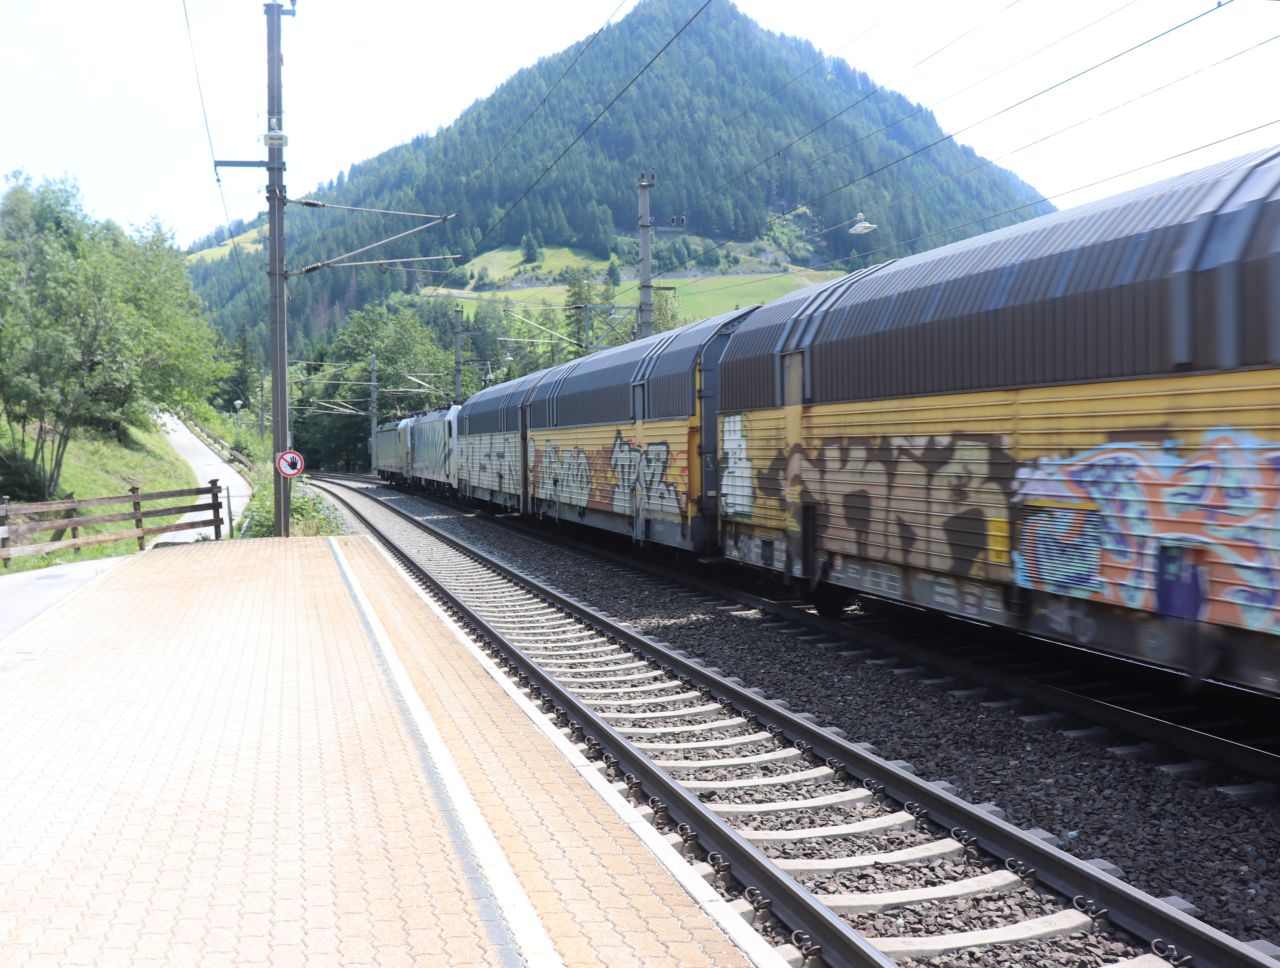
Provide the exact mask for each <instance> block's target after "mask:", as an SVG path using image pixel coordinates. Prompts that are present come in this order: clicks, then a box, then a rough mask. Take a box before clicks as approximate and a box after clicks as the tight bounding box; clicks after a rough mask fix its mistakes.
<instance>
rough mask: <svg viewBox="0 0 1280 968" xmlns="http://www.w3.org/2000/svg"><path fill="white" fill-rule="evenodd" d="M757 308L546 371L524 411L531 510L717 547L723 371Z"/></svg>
mask: <svg viewBox="0 0 1280 968" xmlns="http://www.w3.org/2000/svg"><path fill="white" fill-rule="evenodd" d="M749 312H750V310H743V311H734V312H732V313H726V314H724V315H722V316H717V317H714V318H712V319H707V320H703V321H702V322H699V323H695V324H692V325H690V326H685V327H682V328H681V329H677V330H672V331H670V332H667V333H660V334H658V335H656V336H652V337H649V338H647V339H643V340H638V341H636V342H634V343H629V344H627V345H625V346H618V347H612V348H609V349H606V350H602V351H600V352H598V353H595V354H592V355H591V356H586V357H583V358H581V359H578V360H574V361H572V362H569V363H566V364H563V365H562V366H559V367H556V368H553V369H551V370H549V371H546V373H545V374H544V375H542V376H541V378H540V379H538V380H537V381H536V384H535V385H533V386H532V388H531V389H530V390H529V392H528V394H527V397H526V398H525V402H524V406H523V420H524V432H525V449H526V450H525V468H526V481H525V483H526V487H527V495H528V501H527V509H528V510H529V511H530V512H532V513H534V514H538V515H544V516H550V517H554V518H557V519H559V520H565V521H572V522H579V523H582V524H585V525H588V526H591V527H595V528H601V529H603V530H608V531H615V532H618V533H622V534H628V535H630V536H631V537H632V538H633V539H635V540H636V541H638V542H649V541H652V542H656V543H659V544H665V545H670V546H672V547H677V548H684V549H687V550H691V551H697V552H706V551H709V550H711V549H712V547H713V546H714V542H715V539H716V527H715V512H716V498H717V484H716V461H715V454H716V450H717V446H716V437H715V435H716V431H717V426H716V422H715V419H714V414H715V412H716V400H715V389H716V386H717V378H716V367H717V365H718V363H719V358H720V354H721V353H722V352H723V350H724V346H725V345H727V342H728V337H729V334H730V333H731V332H732V331H733V328H734V326H735V325H736V323H737V322H738V320H740V319H741V318H743V317H745V316H746V315H747V314H748V313H749Z"/></svg>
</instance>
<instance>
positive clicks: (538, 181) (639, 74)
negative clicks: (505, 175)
mask: <svg viewBox="0 0 1280 968" xmlns="http://www.w3.org/2000/svg"><path fill="white" fill-rule="evenodd" d="M709 6H711V0H704V2H703V4H702V6H700V7H699V8H698V9H697V10H695V11H694V12H693V15H692V16H690V17H689V19H688V20H686V21H685V22H684V23H683V24H681V25H680V28H679V29H678V30H677V31H676V32H675V33H674V34H672V35H671V37H670V39H669V40H668V41H667V42H666V43H665V44H663V45H662V46H661V47H660V48H659V49H658V51H657V53H655V54H654V55H653V56H652V57H650V58H649V60H648V61H647V62H646V63H645V65H644V67H642V68H640V70H638V71H637V72H636V73H635V75H634V76H633V77H632V78H631V80H629V81H627V83H626V84H624V85H623V87H622V90H620V91H618V93H617V94H615V95H614V96H613V97H612V98H611V99H610V100H609V103H608V104H606V105H605V106H604V107H603V108H601V109H600V111H599V112H598V113H597V114H596V116H595V117H594V118H592V119H591V120H590V121H589V122H588V123H587V126H586V127H585V128H583V129H582V130H581V131H579V132H578V134H577V135H576V136H575V137H574V139H573V140H572V141H570V142H569V143H568V144H567V145H565V147H564V149H563V150H562V151H561V152H560V154H558V155H556V157H555V160H554V161H552V162H551V164H549V165H547V166H546V167H545V168H543V170H542V173H541V174H540V175H538V177H537V178H535V179H534V180H533V183H532V184H531V185H529V187H528V188H526V189H525V190H524V191H523V192H521V193H520V197H519V198H517V199H516V200H515V201H514V202H512V203H511V204H510V205H508V206H507V208H506V210H505V211H504V212H503V213H502V214H501V215H499V216H498V218H497V219H496V220H495V221H494V223H493V224H492V225H490V226H489V227H488V228H487V229H486V230H485V232H484V234H483V235H481V236H480V238H479V239H477V240H476V243H475V245H474V246H472V247H471V252H470V253H469V254H468V256H467V258H468V259H470V258H471V257H472V256H474V255H475V254H476V252H478V251H479V250H480V246H481V245H482V244H484V240H485V239H487V238H488V237H489V236H490V235H492V234H493V232H494V230H495V229H497V227H498V226H499V225H501V224H502V223H503V222H504V221H506V218H507V216H508V215H510V214H511V213H512V212H513V211H515V209H516V206H518V205H519V204H520V203H521V202H523V201H524V200H525V199H526V198H528V197H529V193H530V192H532V191H533V190H534V189H535V188H537V187H538V186H539V185H540V184H542V180H543V179H544V178H546V177H547V176H548V175H549V174H551V172H552V171H553V170H554V169H555V167H556V165H558V164H560V161H561V159H562V158H564V156H565V155H567V154H568V153H569V152H570V151H571V150H572V149H573V146H574V145H576V144H577V143H578V142H579V141H581V140H582V139H583V138H584V137H586V135H587V132H588V131H590V130H591V129H592V128H594V127H595V126H596V122H598V121H599V120H600V119H601V118H603V117H604V116H605V114H606V113H608V111H609V109H610V108H611V107H613V106H614V105H615V104H617V103H618V99H619V98H620V97H622V95H624V94H626V93H627V91H629V90H631V87H632V85H633V84H635V82H636V81H638V80H640V78H641V77H643V76H644V74H645V72H646V71H648V70H649V68H650V67H652V66H653V64H654V61H656V60H657V59H658V58H659V57H661V56H662V55H663V54H664V53H666V51H667V48H668V47H670V46H671V45H672V44H674V43H675V42H676V40H678V39H679V37H680V35H681V34H683V33H684V32H685V31H686V30H688V29H689V25H690V24H692V23H693V22H694V21H695V20H697V19H698V17H699V16H701V15H702V11H704V10H706V9H707V7H709Z"/></svg>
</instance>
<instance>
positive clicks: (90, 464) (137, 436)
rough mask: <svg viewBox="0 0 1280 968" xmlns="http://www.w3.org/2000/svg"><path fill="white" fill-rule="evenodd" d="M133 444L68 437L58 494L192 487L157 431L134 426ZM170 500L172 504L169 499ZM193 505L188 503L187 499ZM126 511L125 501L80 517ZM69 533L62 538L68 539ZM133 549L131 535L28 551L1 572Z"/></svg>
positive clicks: (101, 528) (108, 527)
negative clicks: (52, 551)
mask: <svg viewBox="0 0 1280 968" xmlns="http://www.w3.org/2000/svg"><path fill="white" fill-rule="evenodd" d="M131 436H132V438H133V439H132V442H131V443H129V444H127V445H125V444H120V443H118V442H117V441H116V440H114V439H107V440H100V439H94V438H88V437H86V436H84V435H80V436H78V437H73V438H72V440H71V443H70V444H69V445H68V446H67V456H66V458H65V460H64V462H63V471H62V480H61V482H60V485H59V494H58V496H59V497H60V498H61V497H65V496H66V495H67V494H75V496H76V497H80V498H89V497H111V496H115V495H117V494H127V493H128V491H129V488H130V487H132V486H133V485H135V484H136V485H137V486H138V487H140V488H141V489H142V491H143V492H144V493H145V492H147V491H170V490H177V489H180V488H187V487H195V486H197V481H196V477H195V473H194V472H193V471H192V470H191V468H190V467H189V466H187V463H186V461H184V460H183V459H182V458H181V457H179V456H178V454H177V452H176V451H175V450H174V449H173V448H172V447H171V446H169V441H168V439H167V438H166V437H165V435H164V432H163V431H161V430H133V431H132V433H131ZM170 503H173V502H170ZM188 503H192V502H188ZM127 510H129V505H127V504H112V505H108V506H106V507H103V508H86V509H85V510H84V512H83V513H84V515H86V516H87V515H90V514H115V513H123V512H124V511H127ZM179 517H180V515H176V514H175V515H172V516H169V515H166V516H165V517H162V518H148V519H147V520H146V522H144V523H145V524H146V525H147V526H148V527H152V526H158V525H162V524H172V523H173V522H174V521H177V520H178V518H179ZM129 527H131V525H130V523H129V522H122V523H120V524H105V525H97V526H90V527H87V528H81V529H80V536H81V537H85V536H87V535H90V534H104V533H106V532H108V531H118V530H121V529H126V528H129ZM70 537H71V535H70V534H69V533H68V534H66V535H64V538H70ZM50 538H51V535H50V534H49V533H48V532H44V533H42V534H39V535H31V536H28V540H26V541H24V543H30V544H35V543H37V542H43V541H48V540H50ZM137 550H138V542H137V540H136V539H133V538H128V539H125V540H123V541H111V542H107V543H105V544H100V545H93V546H91V547H88V548H83V549H81V550H80V553H79V554H76V553H75V551H60V552H57V553H56V554H53V555H32V556H30V557H25V558H15V559H13V562H12V564H11V566H10V567H9V568H8V569H7V570H6V571H5V573H7V574H13V573H15V572H19V571H29V570H31V569H34V568H43V567H46V566H48V565H56V564H61V563H63V562H67V561H87V560H88V559H90V558H108V557H110V556H112V555H123V554H129V553H131V552H134V551H137Z"/></svg>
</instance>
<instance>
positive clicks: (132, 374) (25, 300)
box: [0, 177, 219, 498]
mask: <svg viewBox="0 0 1280 968" xmlns="http://www.w3.org/2000/svg"><path fill="white" fill-rule="evenodd" d="M0 282H3V285H0V411H2V412H3V418H4V421H5V427H6V430H7V435H6V438H5V440H4V444H3V448H0V461H3V464H4V470H5V471H6V476H7V477H9V478H10V479H11V480H13V481H15V482H16V483H17V484H18V486H20V487H22V488H23V489H24V490H25V491H26V492H29V493H33V494H37V495H39V496H40V497H45V498H48V497H51V496H52V495H53V494H54V493H55V492H56V491H57V488H58V480H59V478H60V476H61V473H62V461H63V458H64V457H65V455H66V449H67V444H68V443H69V442H70V440H71V438H72V436H73V435H74V434H76V433H77V432H79V431H81V430H85V429H92V430H97V431H101V432H114V433H116V434H117V435H119V436H123V435H124V433H125V432H126V428H127V427H128V426H130V425H133V426H140V425H144V424H145V423H147V422H148V421H149V419H150V415H151V413H152V412H153V411H154V410H156V409H166V408H176V407H179V406H181V405H183V404H185V403H192V402H196V401H198V400H201V399H203V397H204V395H205V393H206V392H207V390H208V387H209V384H210V382H211V381H212V380H213V379H216V378H217V376H218V375H219V373H218V370H219V367H218V365H217V364H216V363H215V361H214V352H213V348H214V339H213V334H212V331H211V330H210V329H209V327H208V326H207V325H206V323H205V322H204V320H203V319H202V317H201V312H200V304H199V300H198V299H197V298H196V296H195V294H194V293H193V291H192V289H191V284H190V282H189V281H188V279H187V276H186V268H185V264H184V260H183V259H182V257H181V255H180V254H179V253H178V252H177V250H176V249H175V248H174V246H173V244H172V240H171V239H170V238H169V237H168V236H167V235H166V234H165V233H164V232H163V231H161V229H160V228H159V227H158V226H150V227H148V228H146V229H144V230H142V231H140V232H138V233H136V234H135V235H134V236H132V237H131V236H129V235H127V234H125V232H124V231H122V230H121V229H120V228H119V227H118V226H116V225H114V224H113V223H111V222H103V223H97V222H94V221H92V220H91V219H89V218H88V217H87V216H86V215H85V214H84V212H83V211H82V209H81V207H80V202H79V197H78V192H77V190H76V189H75V186H74V185H71V184H68V183H65V182H54V183H46V184H44V185H42V186H40V187H39V188H33V187H32V186H31V183H30V181H29V180H27V179H25V178H22V177H16V178H14V179H12V180H11V184H10V188H9V190H8V191H7V192H6V193H5V196H4V198H3V200H2V201H0Z"/></svg>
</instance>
